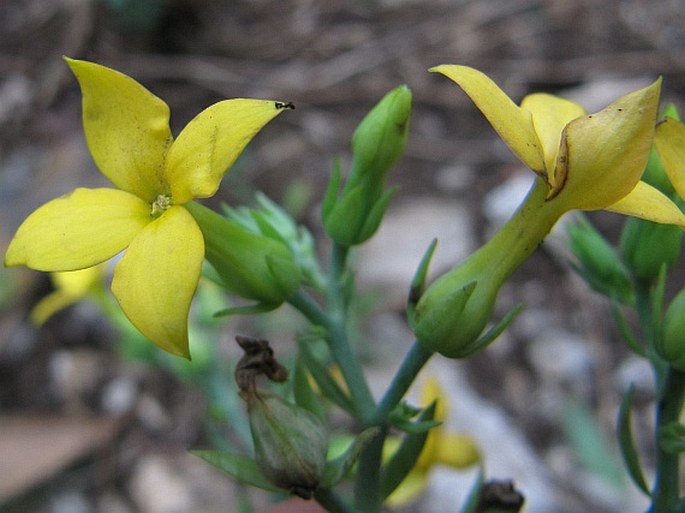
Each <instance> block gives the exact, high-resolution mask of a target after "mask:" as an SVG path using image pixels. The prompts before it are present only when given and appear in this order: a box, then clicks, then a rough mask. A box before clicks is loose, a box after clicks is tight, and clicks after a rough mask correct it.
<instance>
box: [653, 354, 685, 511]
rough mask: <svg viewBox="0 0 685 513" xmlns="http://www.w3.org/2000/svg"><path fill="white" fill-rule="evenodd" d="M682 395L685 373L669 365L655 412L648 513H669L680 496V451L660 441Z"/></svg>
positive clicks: (678, 409) (680, 404) (674, 419)
mask: <svg viewBox="0 0 685 513" xmlns="http://www.w3.org/2000/svg"><path fill="white" fill-rule="evenodd" d="M684 396H685V373H683V372H680V371H678V370H676V369H673V368H670V369H669V371H668V372H667V374H666V379H665V380H664V387H663V393H662V394H661V397H660V398H659V402H658V404H657V416H656V479H655V481H654V489H653V491H652V506H651V508H650V510H649V511H650V513H672V512H673V511H675V505H676V504H677V502H678V499H679V496H680V487H679V484H680V454H679V453H678V452H668V451H665V450H664V448H663V447H662V444H661V443H660V438H661V433H662V429H664V428H665V427H667V426H669V425H670V424H672V423H673V422H678V421H679V419H680V413H681V411H682V409H683V398H684Z"/></svg>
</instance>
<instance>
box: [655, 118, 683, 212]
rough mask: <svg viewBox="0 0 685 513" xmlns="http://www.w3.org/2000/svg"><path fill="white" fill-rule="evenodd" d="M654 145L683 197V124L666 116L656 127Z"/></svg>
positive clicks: (675, 186)
mask: <svg viewBox="0 0 685 513" xmlns="http://www.w3.org/2000/svg"><path fill="white" fill-rule="evenodd" d="M654 146H656V151H657V152H658V153H659V158H660V159H661V163H662V164H663V166H664V169H665V170H666V174H667V175H668V178H669V180H670V181H671V183H672V184H673V187H674V188H675V190H676V191H677V192H678V196H680V197H681V198H684V199H685V124H683V123H681V122H680V121H677V120H675V119H672V118H666V119H665V120H664V121H663V122H662V123H659V125H658V126H657V127H656V134H655V135H654Z"/></svg>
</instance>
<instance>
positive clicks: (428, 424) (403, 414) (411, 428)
mask: <svg viewBox="0 0 685 513" xmlns="http://www.w3.org/2000/svg"><path fill="white" fill-rule="evenodd" d="M421 411H422V410H421V409H420V408H415V407H414V406H410V405H409V404H407V403H405V402H402V403H400V404H398V405H397V406H396V407H395V408H394V409H393V410H392V411H391V412H390V414H389V415H388V421H389V422H390V424H391V425H392V426H394V427H396V428H397V429H399V430H400V431H404V432H405V433H409V434H419V433H425V432H426V431H430V430H431V429H432V428H434V427H437V426H439V425H440V424H442V422H440V421H437V420H426V421H421V420H418V421H412V420H411V419H412V418H414V417H416V416H417V415H418V414H419V413H421Z"/></svg>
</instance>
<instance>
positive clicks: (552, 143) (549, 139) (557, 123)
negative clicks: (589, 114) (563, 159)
mask: <svg viewBox="0 0 685 513" xmlns="http://www.w3.org/2000/svg"><path fill="white" fill-rule="evenodd" d="M521 108H523V109H526V110H528V111H530V113H531V114H532V115H533V126H534V127H535V131H536V132H537V135H538V139H539V140H540V143H542V148H543V153H544V155H545V168H546V169H547V170H548V177H547V183H548V184H549V186H550V188H551V190H552V193H551V194H552V195H554V193H555V191H556V189H557V187H556V184H557V183H558V181H561V182H563V178H561V180H557V177H555V176H554V174H553V171H554V168H555V167H556V162H557V156H558V154H559V144H560V143H561V133H562V130H563V129H564V127H565V126H566V125H567V124H568V123H569V122H571V121H573V120H574V119H576V118H578V117H580V116H582V115H583V114H585V109H583V107H581V106H580V105H578V104H577V103H574V102H572V101H569V100H566V99H564V98H559V97H558V96H553V95H551V94H544V93H536V94H530V95H528V96H526V97H525V98H524V99H523V101H522V102H521Z"/></svg>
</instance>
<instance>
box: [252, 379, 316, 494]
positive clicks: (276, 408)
mask: <svg viewBox="0 0 685 513" xmlns="http://www.w3.org/2000/svg"><path fill="white" fill-rule="evenodd" d="M242 395H243V397H244V399H245V400H246V401H247V409H248V416H249V421H250V431H251V432H252V439H253V441H254V449H255V459H256V461H257V465H258V466H259V468H260V470H261V471H262V473H263V474H264V476H265V477H266V478H267V479H269V481H271V482H272V483H273V484H275V485H276V486H278V487H280V488H283V489H285V490H288V491H290V492H292V493H294V494H296V495H299V496H300V497H302V498H305V499H309V498H311V496H312V494H313V493H314V491H315V490H316V489H317V488H318V486H319V482H320V481H321V477H322V475H323V471H324V467H325V465H326V453H327V451H328V437H327V434H326V430H325V428H324V426H323V424H322V423H321V421H320V420H319V418H318V417H316V416H315V415H314V414H313V413H311V412H309V411H308V410H305V409H304V408H301V407H299V406H297V405H295V404H293V403H290V402H288V401H286V400H285V399H283V398H282V397H280V396H278V395H275V394H270V393H268V392H261V391H260V392H257V391H253V392H250V391H247V392H244V393H243V394H242Z"/></svg>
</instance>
